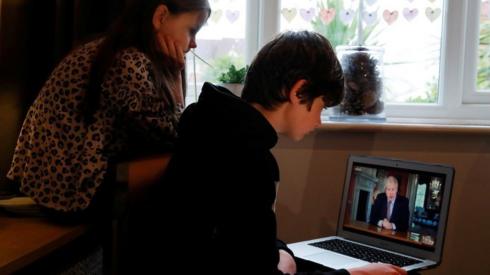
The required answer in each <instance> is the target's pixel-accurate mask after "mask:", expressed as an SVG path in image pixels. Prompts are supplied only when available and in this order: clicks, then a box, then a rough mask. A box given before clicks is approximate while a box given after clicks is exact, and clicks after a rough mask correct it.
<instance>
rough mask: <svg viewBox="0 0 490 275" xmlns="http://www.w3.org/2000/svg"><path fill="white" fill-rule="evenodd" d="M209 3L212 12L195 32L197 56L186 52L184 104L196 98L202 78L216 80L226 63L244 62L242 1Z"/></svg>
mask: <svg viewBox="0 0 490 275" xmlns="http://www.w3.org/2000/svg"><path fill="white" fill-rule="evenodd" d="M209 3H210V5H211V9H212V13H211V17H210V18H209V20H208V22H207V23H206V25H204V26H203V27H202V29H201V30H200V31H199V32H198V34H197V39H196V42H197V48H196V49H195V50H194V52H195V54H196V55H197V56H195V55H193V54H192V53H188V54H187V67H186V69H187V96H186V103H187V104H189V103H192V102H195V101H196V100H197V97H198V96H199V93H200V91H201V87H202V84H203V83H204V82H205V81H209V82H215V83H216V82H217V77H218V76H219V74H220V73H221V71H222V70H224V69H225V68H227V67H228V66H229V64H234V65H235V66H237V68H240V67H243V66H244V64H245V18H246V17H247V11H246V0H210V1H209ZM203 60H204V61H203ZM206 63H207V64H206Z"/></svg>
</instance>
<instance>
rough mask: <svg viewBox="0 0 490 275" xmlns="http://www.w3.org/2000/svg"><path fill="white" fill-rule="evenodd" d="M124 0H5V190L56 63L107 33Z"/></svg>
mask: <svg viewBox="0 0 490 275" xmlns="http://www.w3.org/2000/svg"><path fill="white" fill-rule="evenodd" d="M125 2H126V1H125V0H42V1H39V0H0V5H1V6H0V190H4V189H5V188H6V186H7V185H6V179H5V174H6V173H7V171H8V168H9V165H10V160H11V158H12V153H13V150H14V146H15V142H16V139H17V134H18V131H19V129H20V127H21V123H22V121H23V119H24V116H25V114H26V112H27V109H28V108H29V106H30V104H31V103H32V101H33V100H34V99H35V97H36V95H37V93H38V92H39V90H40V88H41V86H42V85H43V83H44V81H45V80H46V79H47V78H48V76H49V74H50V73H51V71H52V70H53V68H54V67H55V66H56V64H57V63H58V62H59V61H60V60H61V59H62V58H63V56H65V55H66V54H67V53H68V52H69V51H70V50H71V49H72V48H73V47H75V46H76V45H77V44H79V43H80V42H83V41H85V40H88V39H89V38H91V37H93V36H94V35H96V34H98V33H101V32H103V31H105V30H106V29H107V27H108V25H109V24H110V22H112V21H113V19H114V17H115V16H116V15H117V14H119V13H120V11H121V10H122V8H123V6H124V3H125Z"/></svg>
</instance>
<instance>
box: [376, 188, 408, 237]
mask: <svg viewBox="0 0 490 275" xmlns="http://www.w3.org/2000/svg"><path fill="white" fill-rule="evenodd" d="M387 203H388V201H387V199H386V193H381V194H379V195H378V196H377V197H376V199H375V200H374V204H373V207H372V208H371V215H370V217H369V223H371V224H374V225H377V224H378V221H380V220H383V219H384V218H386V208H387ZM409 216H410V213H409V210H408V199H407V198H405V197H403V196H400V195H396V200H395V205H394V206H393V211H392V213H391V218H390V219H389V221H390V222H391V223H394V224H395V226H396V231H406V230H407V229H408V219H409Z"/></svg>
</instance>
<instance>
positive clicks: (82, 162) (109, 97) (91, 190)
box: [7, 40, 182, 211]
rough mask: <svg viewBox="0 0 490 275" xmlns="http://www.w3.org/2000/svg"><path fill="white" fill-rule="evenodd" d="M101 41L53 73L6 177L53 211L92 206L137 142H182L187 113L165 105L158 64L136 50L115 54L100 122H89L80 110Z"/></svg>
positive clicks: (25, 126)
mask: <svg viewBox="0 0 490 275" xmlns="http://www.w3.org/2000/svg"><path fill="white" fill-rule="evenodd" d="M100 41H101V40H96V41H92V42H89V43H87V44H85V45H83V46H81V47H80V48H78V49H77V50H75V51H73V52H72V53H71V54H69V55H68V56H67V57H65V58H64V59H63V60H62V62H61V63H60V64H59V65H58V66H57V67H56V69H55V70H54V71H53V73H52V74H51V76H50V77H49V79H48V80H47V82H46V83H45V84H44V86H43V88H42V89H41V91H40V93H39V95H38V97H37V98H36V100H35V101H34V103H33V105H32V106H31V107H30V109H29V111H28V113H27V116H26V119H25V121H24V123H23V125H22V129H21V131H20V134H19V138H18V140H17V146H16V148H15V152H14V157H13V161H12V165H11V168H10V170H9V172H8V174H7V177H8V178H10V179H11V180H14V181H16V182H18V183H20V191H21V192H23V193H24V194H26V195H28V196H30V197H31V198H33V199H34V200H35V201H36V202H37V203H38V204H40V205H42V206H45V207H48V208H51V209H55V210H59V211H77V210H82V209H85V208H86V207H87V206H88V205H89V204H90V201H91V199H92V198H93V197H94V195H95V192H96V189H97V187H98V186H100V184H101V183H102V182H103V180H104V176H105V174H106V172H107V168H108V160H109V159H110V158H113V157H117V156H118V155H120V154H121V153H123V152H126V150H128V149H129V148H130V147H132V146H138V144H157V145H160V144H162V145H163V144H168V143H169V142H170V143H172V142H173V141H174V139H175V137H176V125H177V122H178V119H179V116H180V114H181V113H182V108H179V109H178V110H175V109H170V108H169V107H168V106H165V104H164V103H163V100H162V99H161V97H160V96H159V93H161V92H162V91H157V90H156V89H155V87H154V85H153V82H152V81H153V76H152V74H153V70H152V67H151V66H152V64H151V61H150V60H149V59H148V57H147V56H146V55H145V54H143V53H142V52H140V51H138V50H137V49H135V48H128V49H125V50H122V51H121V52H120V53H118V54H117V55H116V61H115V62H114V64H113V65H112V66H111V67H110V68H109V70H108V72H107V74H106V75H105V78H104V81H103V84H102V89H101V95H100V103H99V107H98V109H97V111H96V112H95V114H94V122H93V123H92V124H90V126H88V127H87V126H86V125H85V124H84V122H83V119H82V115H81V113H80V112H79V111H77V110H80V108H81V104H82V101H83V98H84V94H85V89H86V87H87V83H88V75H89V70H90V66H91V60H92V59H93V57H94V55H95V53H96V50H97V47H98V45H99V44H100ZM134 136H137V137H139V139H136V143H138V144H134V143H135V139H134ZM130 140H131V141H130Z"/></svg>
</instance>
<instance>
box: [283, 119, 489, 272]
mask: <svg viewBox="0 0 490 275" xmlns="http://www.w3.org/2000/svg"><path fill="white" fill-rule="evenodd" d="M368 129H369V127H364V128H360V127H359V129H358V130H356V129H353V130H352V129H351V130H345V129H343V130H338V129H337V130H328V128H326V129H320V130H319V131H317V132H316V133H315V134H314V135H312V136H309V137H307V138H306V139H305V140H303V141H302V142H300V143H294V142H292V141H289V140H286V139H285V138H281V139H280V142H279V144H278V147H277V148H276V149H275V150H274V154H275V156H276V157H277V159H278V162H279V165H280V167H281V184H280V188H279V194H278V201H277V206H276V211H277V215H278V227H279V237H280V238H281V239H283V240H284V241H286V242H296V241H300V240H305V239H310V238H315V237H322V236H324V235H330V234H334V233H335V230H336V226H337V223H336V221H337V215H338V212H339V207H340V199H341V193H342V187H343V181H344V177H345V166H346V163H347V158H348V155H349V154H351V153H352V154H361V155H375V156H385V157H394V158H400V159H407V160H416V161H423V162H434V163H444V164H449V165H452V166H454V168H455V171H456V172H455V179H454V184H453V191H452V197H451V198H452V199H451V207H450V212H449V219H448V227H447V231H446V239H445V246H444V250H443V259H442V263H441V265H440V266H439V267H437V268H435V269H431V270H426V271H423V272H422V274H462V273H463V272H464V273H466V274H490V262H489V260H488V258H489V256H490V199H489V196H490V183H489V180H488V175H489V174H490V131H489V130H488V129H486V130H485V131H481V132H479V131H451V130H444V129H443V130H436V131H434V130H421V131H420V130H419V131H410V130H408V131H407V130H406V129H405V130H404V131H399V130H382V129H381V130H380V129H378V130H372V129H371V130H368Z"/></svg>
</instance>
